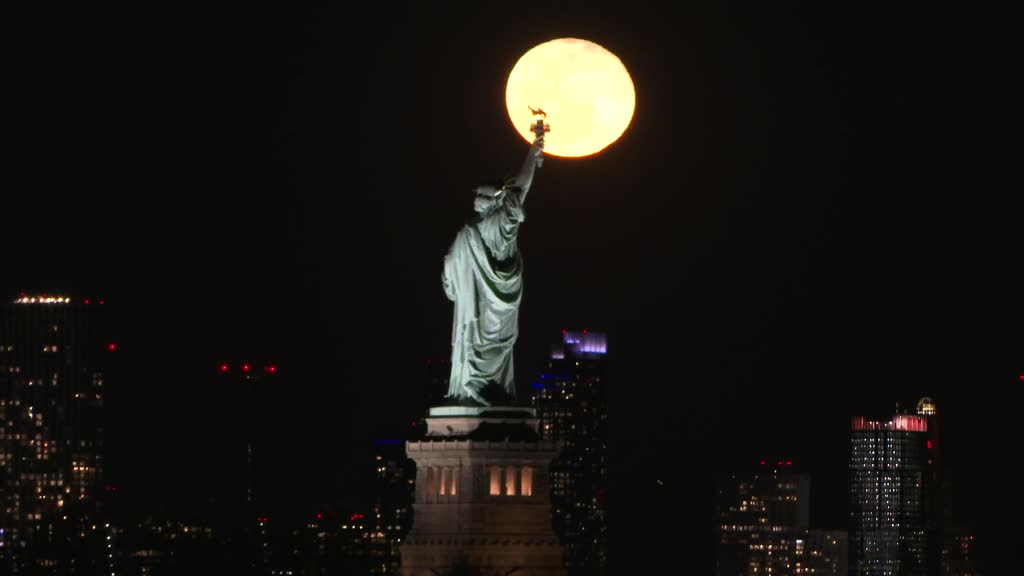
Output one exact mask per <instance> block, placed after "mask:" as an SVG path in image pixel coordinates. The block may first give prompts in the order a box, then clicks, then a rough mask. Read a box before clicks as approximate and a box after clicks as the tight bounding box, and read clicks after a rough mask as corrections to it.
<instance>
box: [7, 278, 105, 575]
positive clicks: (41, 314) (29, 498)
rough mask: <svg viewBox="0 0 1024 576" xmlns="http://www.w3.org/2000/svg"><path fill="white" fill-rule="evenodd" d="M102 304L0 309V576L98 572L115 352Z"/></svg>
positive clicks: (21, 303) (45, 299)
mask: <svg viewBox="0 0 1024 576" xmlns="http://www.w3.org/2000/svg"><path fill="white" fill-rule="evenodd" d="M104 304H105V302H103V301H102V300H88V299H72V298H70V297H68V296H64V295H47V294H41V295H25V294H22V295H21V296H20V297H18V298H16V299H14V300H13V302H10V303H5V304H3V305H0V572H6V573H12V574H19V573H31V574H68V573H77V574H88V573H93V572H97V573H98V572H100V571H105V572H109V570H104V568H109V566H107V563H106V562H105V560H104V559H105V558H107V555H106V554H102V553H101V551H100V550H94V551H92V553H86V552H87V551H88V550H91V549H92V547H95V546H99V547H100V548H102V547H103V546H104V544H103V542H105V541H106V538H105V533H104V531H103V527H104V526H105V524H106V523H105V522H101V518H100V516H99V515H100V513H101V512H102V505H101V504H102V503H101V496H102V495H103V402H104V393H105V387H104V385H105V383H106V374H107V372H108V367H109V366H110V360H111V357H112V356H113V355H114V353H115V352H116V350H117V344H116V343H115V342H113V341H112V340H110V339H109V335H108V334H107V333H106V331H105V326H104V324H103V321H102V317H103V311H104V309H105V306H104Z"/></svg>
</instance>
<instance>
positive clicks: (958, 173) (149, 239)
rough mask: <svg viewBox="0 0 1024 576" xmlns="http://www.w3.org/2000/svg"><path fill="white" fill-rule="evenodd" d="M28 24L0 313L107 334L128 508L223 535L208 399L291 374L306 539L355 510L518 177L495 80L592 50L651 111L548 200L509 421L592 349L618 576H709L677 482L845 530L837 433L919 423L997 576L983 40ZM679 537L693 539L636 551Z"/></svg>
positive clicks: (957, 15) (968, 35)
mask: <svg viewBox="0 0 1024 576" xmlns="http://www.w3.org/2000/svg"><path fill="white" fill-rule="evenodd" d="M28 10H30V11H33V12H34V13H33V14H30V15H29V18H27V19H26V20H25V22H26V25H25V26H24V27H19V28H20V30H19V32H18V34H24V38H21V37H20V36H19V38H18V41H19V43H20V45H22V46H24V49H25V51H26V54H27V56H26V57H25V58H23V59H22V58H19V64H18V68H17V74H18V75H19V80H21V75H24V81H19V82H16V83H15V84H16V89H15V90H14V91H13V92H14V94H13V95H14V97H15V98H16V100H17V105H16V107H15V110H18V114H16V117H15V121H14V123H15V131H14V132H15V135H16V140H17V142H18V144H19V146H18V147H17V148H18V150H17V151H16V156H15V159H14V161H13V162H12V164H13V165H14V170H13V171H12V172H11V177H10V180H11V181H12V184H10V185H9V186H8V187H7V189H8V190H10V193H9V194H8V195H5V196H6V197H5V210H4V213H5V214H6V215H8V216H9V218H8V222H7V223H6V224H5V226H3V227H2V232H0V234H2V243H0V245H3V246H5V247H8V249H9V250H10V251H11V260H10V262H9V265H8V266H7V267H6V268H5V272H4V274H3V275H2V281H0V297H3V298H4V299H5V300H4V304H6V303H7V302H10V301H13V300H14V299H16V298H18V297H19V295H20V293H22V292H25V293H26V294H41V293H43V292H46V293H47V294H58V293H60V294H62V295H66V296H67V297H71V298H74V299H79V300H83V301H84V299H86V298H88V299H90V300H91V301H93V302H94V303H95V302H98V301H99V300H101V299H102V300H103V301H104V302H105V303H104V304H103V306H104V307H105V309H106V313H107V315H108V316H110V318H111V320H113V323H112V325H113V326H115V327H116V333H114V334H113V335H112V336H111V339H112V342H116V346H117V350H116V352H115V353H114V354H115V357H116V359H117V362H118V363H119V367H118V373H117V376H118V377H117V378H114V377H113V375H112V376H111V377H110V378H108V380H107V382H106V383H105V387H106V393H105V394H106V398H105V405H104V410H105V412H106V413H107V414H109V415H111V418H112V419H111V421H110V422H109V423H108V426H106V427H105V431H106V432H107V433H108V437H107V438H106V440H107V441H106V442H105V448H106V450H108V451H109V457H108V458H107V459H106V461H105V463H104V464H105V466H104V470H105V474H107V475H108V476H109V478H110V479H111V482H110V483H111V484H113V485H115V486H116V490H117V495H118V498H119V499H120V500H121V501H122V502H123V503H124V506H125V508H127V509H138V510H142V509H143V508H142V506H143V505H144V506H147V507H150V508H151V509H153V510H154V513H156V514H159V513H161V512H163V513H169V512H174V513H181V514H184V515H196V516H201V515H203V514H205V513H207V512H208V511H209V510H210V508H211V503H210V499H211V498H212V496H213V495H212V494H211V490H209V489H206V488H204V486H206V485H207V484H205V483H204V482H202V481H199V480H198V479H202V478H207V477H208V476H209V475H210V474H212V473H213V471H214V469H215V465H214V464H215V463H214V461H213V458H214V455H213V450H212V446H211V445H210V443H209V441H208V440H209V437H210V435H211V434H212V433H213V430H214V427H215V421H216V415H215V407H214V406H215V384H216V382H217V381H218V379H219V378H220V373H219V368H220V366H221V364H222V363H224V362H231V363H232V364H235V363H239V362H252V363H254V365H259V366H261V367H262V366H263V365H264V363H272V364H273V365H275V366H277V367H278V370H279V373H278V374H277V376H276V378H275V379H276V381H277V382H279V383H280V385H281V387H282V388H283V389H285V390H287V394H285V395H284V399H283V400H282V403H281V406H280V407H279V408H280V411H281V419H282V423H283V426H282V429H283V430H284V431H283V432H282V434H283V437H282V440H283V441H284V442H286V444H287V445H288V447H289V450H287V451H285V452H286V453H285V454H284V456H283V457H282V461H283V464H282V468H283V475H284V477H283V478H282V491H283V494H284V499H285V508H286V509H287V510H288V511H289V512H288V514H290V515H292V516H294V518H296V519H300V518H307V517H308V516H309V514H311V513H315V512H316V511H317V510H318V509H320V508H322V507H323V506H325V505H328V504H330V505H334V506H338V507H339V508H340V507H344V506H352V505H356V504H359V503H360V502H361V501H363V500H366V499H368V498H369V494H371V492H372V485H373V479H372V476H371V477H367V476H366V473H365V471H364V467H365V463H367V462H370V461H372V453H373V447H372V440H374V439H378V438H393V437H398V436H399V435H400V434H402V433H403V432H405V431H406V430H407V428H408V427H409V425H410V423H411V422H413V421H415V420H416V419H418V418H420V417H421V416H422V415H423V412H424V409H425V405H424V402H423V398H425V397H426V395H427V394H426V393H427V392H428V391H427V390H425V389H424V386H426V385H427V384H426V381H427V377H426V374H427V373H428V371H429V368H427V367H426V366H427V363H428V362H434V363H441V362H443V361H444V359H446V358H447V357H448V355H449V349H448V347H449V343H450V335H451V332H450V328H451V324H450V322H451V317H450V312H451V310H450V308H449V305H448V304H447V302H446V301H445V299H444V295H443V292H442V290H441V286H440V279H439V275H440V272H441V261H442V257H443V255H444V253H445V250H446V248H447V246H448V245H449V244H450V242H451V240H452V231H454V230H456V229H458V227H459V226H460V225H461V224H462V223H464V222H465V220H466V218H468V217H469V216H470V215H471V212H472V211H471V207H472V193H471V189H472V187H473V186H475V185H476V184H478V183H480V182H481V181H482V180H485V179H488V178H494V177H496V176H501V175H503V174H504V172H505V171H506V170H508V169H509V168H510V167H513V166H516V165H517V163H518V161H519V159H520V158H521V156H522V153H523V152H524V151H525V145H524V144H523V142H522V141H521V139H520V137H519V136H518V135H517V134H516V133H515V130H514V129H513V127H511V126H510V125H509V123H508V120H507V118H506V116H505V111H504V110H503V105H502V99H501V94H502V92H503V89H504V81H505V78H506V77H507V74H508V71H509V69H510V68H511V67H512V65H513V64H514V63H515V60H516V58H517V57H518V56H519V55H520V54H522V53H523V52H524V51H525V50H526V49H528V48H529V47H531V46H534V45H536V44H537V43H539V42H541V41H544V40H547V39H550V38H553V37H560V36H570V37H571V36H578V37H583V38H587V39H590V40H593V41H595V42H597V43H599V44H601V45H602V46H605V47H607V48H608V49H609V50H611V51H612V52H614V53H615V54H617V55H618V56H619V57H620V58H621V60H622V61H623V63H624V64H625V66H626V67H627V69H628V70H629V71H630V73H631V74H632V76H633V80H634V83H635V85H636V92H637V111H636V116H635V118H634V120H633V124H632V125H631V126H630V128H629V129H628V130H627V131H626V133H625V134H624V135H623V137H622V139H621V140H620V141H619V142H617V143H615V144H613V145H612V146H610V147H609V148H608V149H606V150H605V151H603V152H602V153H600V154H598V155H596V156H594V157H591V158H584V159H577V160H566V159H559V158H550V159H548V160H547V161H546V162H545V164H544V166H543V168H542V169H540V170H539V171H538V174H537V178H536V181H535V182H534V188H533V191H532V192H531V196H530V206H529V207H528V209H527V220H526V222H525V224H524V226H527V229H528V231H529V232H528V233H527V234H525V235H524V236H523V238H522V241H521V250H522V251H523V253H524V254H525V255H526V266H525V272H524V275H525V278H526V280H525V286H526V287H525V292H526V294H527V296H526V298H525V299H524V305H523V309H522V313H521V317H520V333H521V335H522V336H521V338H520V340H519V343H518V344H517V347H516V362H517V366H516V373H517V374H519V375H520V376H519V380H518V382H517V385H518V390H519V398H520V400H522V401H525V400H526V399H528V398H529V394H530V390H531V388H530V383H531V381H532V380H531V379H532V378H534V377H535V376H537V375H539V374H540V373H541V372H542V371H543V369H544V366H545V364H546V362H547V359H548V353H549V351H550V345H551V343H552V339H553V338H557V336H558V334H560V333H561V331H562V330H565V329H569V330H577V329H578V330H582V329H588V330H590V331H600V332H606V333H608V334H609V349H610V350H613V351H614V353H613V354H612V355H611V356H610V358H609V366H608V370H609V378H608V381H609V382H610V383H611V385H610V386H609V388H608V395H609V414H608V418H609V432H608V434H609V437H608V443H609V454H610V460H609V468H610V470H611V472H610V482H611V489H610V494H614V495H617V496H610V497H609V526H610V527H609V530H610V532H609V534H616V533H617V534H618V535H619V536H618V538H619V540H616V537H610V540H609V546H610V549H611V550H612V552H611V553H610V555H609V559H610V562H611V565H612V566H613V567H614V566H615V563H616V561H617V560H616V558H618V561H620V562H621V561H622V556H621V555H619V556H618V557H616V554H615V550H617V549H625V550H629V549H633V548H635V547H636V546H640V545H644V546H649V547H650V548H651V549H653V550H657V551H665V552H656V553H652V555H651V556H650V557H645V558H639V559H637V560H636V562H637V563H638V565H637V566H636V568H637V569H640V570H642V569H643V568H644V567H645V566H646V567H650V568H654V567H657V566H659V565H660V564H661V563H662V562H664V561H667V559H669V558H670V557H671V553H670V552H668V551H672V550H675V551H678V550H688V551H692V552H693V553H694V554H697V553H698V552H699V551H700V550H706V552H707V553H706V554H705V555H704V556H701V558H703V559H704V567H707V568H710V567H711V565H712V561H713V560H712V556H713V555H712V553H711V550H712V549H713V548H712V547H713V540H712V536H711V535H710V533H709V532H708V530H707V527H708V523H707V522H705V521H704V520H701V519H710V518H712V517H713V507H712V506H711V504H710V501H698V502H697V503H696V504H693V503H692V502H691V501H690V500H688V499H687V498H684V497H683V496H682V495H685V494H694V493H697V494H700V493H705V494H709V495H710V494H712V493H713V486H712V484H713V480H712V476H713V475H712V474H708V475H693V476H679V475H677V474H675V473H674V472H673V470H674V469H675V466H676V464H677V463H678V462H677V461H675V460H669V459H668V458H666V455H668V454H679V455H680V456H681V461H682V464H683V465H684V466H689V467H700V468H703V469H708V470H711V471H721V470H737V469H739V468H740V467H741V466H745V465H749V464H750V463H755V462H758V461H760V460H761V459H764V458H765V457H769V458H772V459H774V458H775V457H776V455H778V456H782V457H784V458H785V459H787V460H792V461H794V462H796V463H797V464H798V465H799V466H800V467H801V471H803V472H806V473H808V474H810V475H811V476H813V477H814V478H815V486H816V488H820V489H821V490H822V491H823V492H822V493H821V496H820V497H817V496H816V501H820V502H821V505H820V506H818V507H816V509H814V510H812V511H811V515H812V525H818V526H829V527H831V526H838V525H839V523H840V522H842V521H843V519H844V518H845V515H846V513H847V510H846V508H847V486H846V484H845V475H846V466H847V464H848V462H847V459H846V454H845V452H844V450H841V449H837V448H836V446H837V445H838V446H845V445H846V444H845V443H846V442H848V433H849V430H848V428H849V423H850V418H852V417H853V416H858V415H860V416H865V417H868V418H871V419H879V418H887V417H888V416H890V415H891V414H892V413H893V412H894V411H895V408H896V404H897V403H899V405H900V406H901V407H903V409H905V410H912V409H913V403H914V402H916V401H917V400H918V399H919V398H921V397H923V396H930V397H933V398H934V399H935V401H936V404H937V405H938V406H939V409H940V410H942V411H943V418H944V420H943V434H944V446H943V450H944V452H943V458H944V460H945V462H946V463H947V464H948V465H949V468H950V469H951V481H952V484H953V486H954V491H955V493H956V494H957V499H958V502H957V503H954V508H953V514H954V516H958V517H960V518H961V519H962V520H963V522H964V523H965V524H968V525H970V526H972V527H975V528H976V529H977V530H979V536H980V537H983V538H988V543H989V545H990V546H992V547H993V548H994V549H996V550H998V551H999V554H1001V555H1000V556H999V557H1000V558H1004V559H1008V558H1010V557H1011V556H1010V552H1011V550H1012V547H1011V545H1010V544H1009V543H1010V542H1012V541H1013V540H1012V538H1011V537H1010V534H1011V533H1004V532H1001V531H1000V530H999V526H1001V525H1002V524H1003V523H1005V522H1008V521H1009V520H1010V518H1011V517H1010V516H1009V513H1008V512H1007V511H1006V509H1005V507H1004V506H1001V500H1000V497H999V496H998V495H999V494H1000V493H1001V491H1006V490H1009V489H1010V488H1011V487H1012V486H1013V484H1012V482H1011V480H1010V479H1009V478H1007V477H1006V476H1005V474H1004V472H1003V470H1004V467H1005V466H1004V463H1003V460H1002V457H1001V451H1000V449H999V443H1000V442H999V441H997V440H996V439H1003V438H1010V437H1012V435H1013V433H1014V430H1015V428H1014V425H1013V418H1014V415H1015V406H1017V405H1019V404H1020V401H1021V394H1022V384H1024V381H1022V379H1021V378H1022V376H1024V353H1022V350H1024V336H1022V334H1021V331H1020V330H1019V326H1020V325H1021V320H1022V318H1024V316H1022V306H1024V304H1022V302H1021V298H1020V297H1019V295H1020V294H1021V293H1024V282H1022V264H1021V259H1020V258H1019V254H1020V246H1021V242H1020V240H1021V239H1020V231H1019V228H1020V227H1019V225H1017V220H1019V214H1020V213H1021V211H1020V209H1019V208H1020V200H1021V198H1020V195H1019V192H1018V191H1019V190H1020V189H1021V182H1020V175H1019V170H1017V169H1016V168H1015V158H1016V156H1017V155H1018V152H1019V144H1017V142H1016V139H1015V138H1014V137H1013V134H1012V131H1011V130H1010V129H1009V128H1008V125H1009V123H1008V122H1006V121H1005V120H1006V118H1007V117H1008V116H1010V115H1011V114H1012V111H1013V110H1014V109H1015V103H1016V102H1017V101H1018V100H1019V98H1018V96H1019V93H1018V92H1015V91H1014V90H1013V89H1011V85H1012V83H1011V82H1010V78H1011V77H1012V74H1011V73H1010V72H1008V71H1010V70H1013V69H1015V62H1014V59H1013V55H1014V54H1015V53H1016V52H1017V50H1016V49H1015V48H1017V47H1019V40H1017V39H1016V35H1014V34H1012V33H1011V31H1010V24H1009V23H1010V22H1012V21H1013V20H1012V18H1009V17H1006V16H1004V15H1002V14H998V13H997V12H998V11H997V10H996V9H994V8H993V9H991V10H992V11H983V10H982V9H980V8H977V9H976V8H967V7H963V8H952V7H941V8H939V7H929V8H921V7H911V6H899V7H895V8H891V10H890V11H889V12H887V13H886V14H885V15H884V16H882V15H880V14H875V13H871V12H869V11H867V10H862V11H853V10H850V11H847V10H845V9H840V8H838V7H822V6H815V7H788V8H787V7H779V6H761V7H755V8H750V9H747V10H740V9H738V8H734V7H726V6H720V5H717V4H714V5H709V6H688V7H685V8H679V9H678V11H677V12H675V13H671V14H669V13H667V12H662V11H660V10H657V9H655V8H653V7H637V6H625V5H619V4H617V3H614V2H607V3H601V2H599V3H567V4H565V5H560V6H557V7H554V6H552V7H548V9H547V10H546V11H535V10H531V9H528V8H526V7H515V8H511V7H510V8H507V9H506V10H500V9H496V8H494V7H474V8H467V9H465V10H457V9H455V8H441V7H435V8H427V7H418V8H411V9H409V10H408V11H405V10H394V11H391V10H386V9H384V8H383V7H372V6H363V7H358V8H354V9H352V10H343V9H341V8H329V7H322V8H299V7H290V8H285V7H267V6H249V7H246V8H245V9H239V10H234V9H229V8H227V7H223V6H220V5H217V4H211V5H203V6H198V5H197V6H182V7H179V8H177V9H174V10H171V9H166V10H165V9H162V8H158V7H153V6H138V7H133V8H128V9H124V10H116V9H113V8H103V7H84V6H74V7H67V8H61V9H58V10H56V12H46V11H43V10H42V9H37V8H28ZM538 12H539V13H538ZM340 31H343V32H340ZM367 34H374V35H375V37H376V38H375V41H373V42H366V41H365V39H364V35H367ZM548 121H549V122H550V123H551V126H552V129H553V130H557V129H558V128H557V127H558V122H557V119H556V118H548ZM15 179H16V180H18V181H20V182H25V183H27V184H25V185H17V186H15V185H13V181H14V180H15ZM666 262H667V263H668V264H666ZM61 290H64V291H66V292H61ZM396 303H398V304H397V305H396ZM256 363H259V364H256ZM837 442H838V444H836V443H837ZM169 463H174V464H172V465H169ZM659 482H660V483H659ZM816 493H817V492H816ZM693 506H696V507H697V508H696V509H694V508H693ZM662 518H669V519H678V525H677V532H675V533H674V534H672V535H668V534H654V535H652V536H650V537H649V539H644V538H642V537H641V536H640V535H639V534H638V533H637V532H635V531H632V530H631V529H630V528H622V527H623V526H625V527H635V526H646V525H651V523H652V522H653V521H654V520H655V519H662ZM616 527H618V528H616Z"/></svg>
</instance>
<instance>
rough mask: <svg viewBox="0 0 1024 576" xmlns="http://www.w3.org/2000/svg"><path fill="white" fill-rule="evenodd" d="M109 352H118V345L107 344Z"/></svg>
mask: <svg viewBox="0 0 1024 576" xmlns="http://www.w3.org/2000/svg"><path fill="white" fill-rule="evenodd" d="M107 350H110V351H111V352H113V351H114V350H117V344H114V343H113V342H111V343H110V344H107Z"/></svg>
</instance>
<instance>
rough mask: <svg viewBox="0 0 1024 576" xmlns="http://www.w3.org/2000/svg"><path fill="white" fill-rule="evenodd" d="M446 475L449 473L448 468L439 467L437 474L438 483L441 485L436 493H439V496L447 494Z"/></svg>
mask: <svg viewBox="0 0 1024 576" xmlns="http://www.w3.org/2000/svg"><path fill="white" fill-rule="evenodd" d="M448 475H449V472H448V469H447V468H441V473H440V474H439V476H440V480H441V481H440V482H438V484H440V485H441V487H440V488H441V491H440V492H439V493H438V494H440V495H441V496H447V495H448Z"/></svg>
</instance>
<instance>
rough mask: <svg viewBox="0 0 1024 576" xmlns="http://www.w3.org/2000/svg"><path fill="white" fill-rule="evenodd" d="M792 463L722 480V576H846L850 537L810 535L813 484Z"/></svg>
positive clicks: (765, 464) (772, 464) (828, 533)
mask: <svg viewBox="0 0 1024 576" xmlns="http://www.w3.org/2000/svg"><path fill="white" fill-rule="evenodd" d="M792 467H793V462H792V461H789V460H777V461H774V462H772V461H768V460H762V461H761V467H760V469H759V470H758V471H757V472H756V473H750V474H731V475H729V476H727V477H725V478H721V479H719V482H718V489H717V498H718V501H717V503H716V510H717V532H718V551H717V558H716V567H717V574H718V575H719V576H762V575H763V576H784V575H801V576H811V575H813V576H846V573H847V563H848V560H847V536H846V532H842V531H824V530H810V529H809V528H808V526H809V521H810V494H811V480H810V477H809V476H807V475H804V474H795V473H793V472H792V470H793V468H792Z"/></svg>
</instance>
